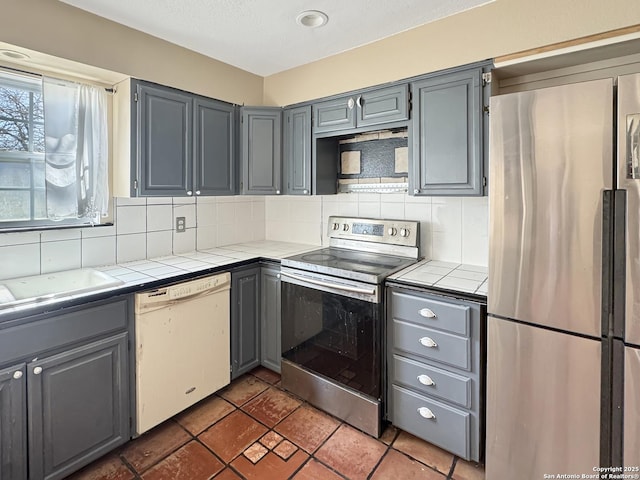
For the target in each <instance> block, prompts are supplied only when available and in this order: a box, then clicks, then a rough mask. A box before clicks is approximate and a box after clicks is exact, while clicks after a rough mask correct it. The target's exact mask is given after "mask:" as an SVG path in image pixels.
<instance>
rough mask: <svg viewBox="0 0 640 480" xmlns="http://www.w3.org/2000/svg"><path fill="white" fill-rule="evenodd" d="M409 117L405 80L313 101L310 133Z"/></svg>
mask: <svg viewBox="0 0 640 480" xmlns="http://www.w3.org/2000/svg"><path fill="white" fill-rule="evenodd" d="M408 119H409V88H408V85H407V84H406V83H403V84H400V85H393V86H391V87H385V88H378V89H376V90H366V91H362V92H357V93H354V94H352V95H345V96H342V97H338V98H334V99H331V100H326V101H323V102H318V103H314V104H313V133H315V134H320V133H326V132H336V131H340V132H342V131H344V130H353V129H356V128H364V127H371V126H374V125H375V126H379V125H384V124H388V123H391V122H402V121H406V120H408Z"/></svg>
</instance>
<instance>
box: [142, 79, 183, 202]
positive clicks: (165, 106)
mask: <svg viewBox="0 0 640 480" xmlns="http://www.w3.org/2000/svg"><path fill="white" fill-rule="evenodd" d="M135 98H137V106H136V107H137V108H136V111H137V116H136V117H137V118H136V127H135V128H136V133H135V134H134V136H135V138H136V140H137V157H138V158H137V167H138V169H139V170H138V172H139V178H138V179H137V183H138V194H139V195H140V196H180V195H185V193H186V192H187V191H188V190H190V188H191V179H192V176H193V173H192V145H193V143H192V135H193V100H192V97H191V96H190V95H189V94H187V93H184V92H180V91H177V90H174V89H171V88H167V87H162V86H159V85H153V84H148V83H146V82H138V83H137V85H136V94H135V97H134V99H135Z"/></svg>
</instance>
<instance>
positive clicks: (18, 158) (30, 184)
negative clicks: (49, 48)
mask: <svg viewBox="0 0 640 480" xmlns="http://www.w3.org/2000/svg"><path fill="white" fill-rule="evenodd" d="M46 218H47V212H46V192H45V172H44V107H43V103H42V81H41V80H40V78H34V77H27V76H21V75H15V74H7V73H3V72H0V222H2V223H0V225H3V224H4V222H10V223H12V224H14V226H17V225H20V224H24V223H27V224H28V223H31V222H32V221H42V220H45V219H46Z"/></svg>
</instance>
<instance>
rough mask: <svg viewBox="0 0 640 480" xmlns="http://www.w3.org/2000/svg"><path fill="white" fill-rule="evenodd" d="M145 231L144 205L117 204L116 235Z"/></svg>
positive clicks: (145, 211) (145, 215)
mask: <svg viewBox="0 0 640 480" xmlns="http://www.w3.org/2000/svg"><path fill="white" fill-rule="evenodd" d="M118 200H120V199H118ZM146 231H147V207H146V205H144V206H142V205H124V206H120V205H118V207H117V208H116V232H117V234H118V235H128V234H131V233H144V232H146Z"/></svg>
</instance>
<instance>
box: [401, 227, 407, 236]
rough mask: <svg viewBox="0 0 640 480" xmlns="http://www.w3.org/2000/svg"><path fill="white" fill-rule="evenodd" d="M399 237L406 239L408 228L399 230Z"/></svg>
mask: <svg viewBox="0 0 640 480" xmlns="http://www.w3.org/2000/svg"><path fill="white" fill-rule="evenodd" d="M400 236H401V237H408V236H409V229H408V228H401V229H400Z"/></svg>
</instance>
